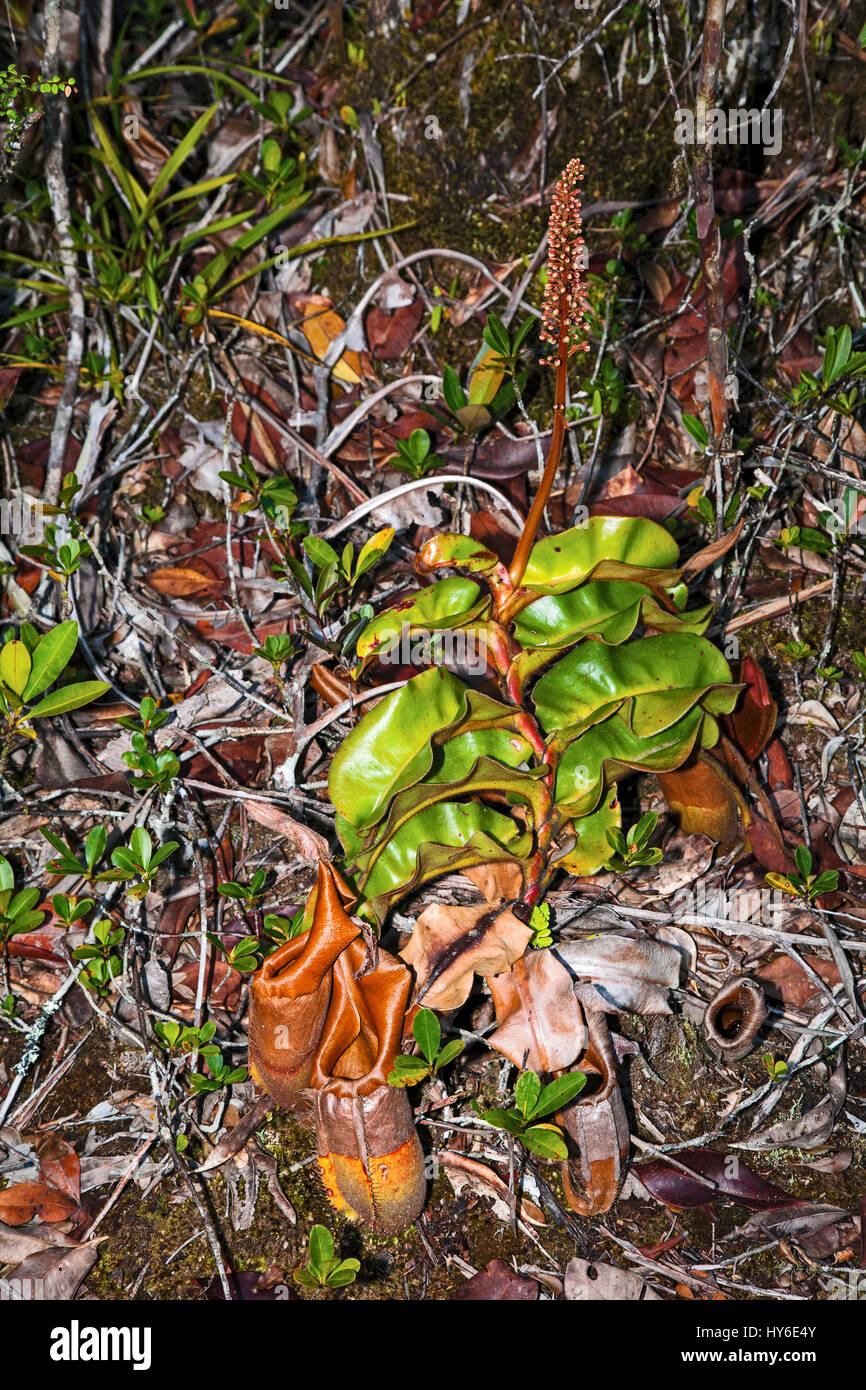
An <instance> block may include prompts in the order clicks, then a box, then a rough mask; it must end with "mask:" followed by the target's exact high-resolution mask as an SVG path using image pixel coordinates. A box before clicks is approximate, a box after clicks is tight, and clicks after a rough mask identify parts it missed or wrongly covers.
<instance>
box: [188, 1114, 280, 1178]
mask: <svg viewBox="0 0 866 1390" xmlns="http://www.w3.org/2000/svg"><path fill="white" fill-rule="evenodd" d="M273 1108H274V1103H273V1101H272V1100H271V1098H270V1096H259V1099H258V1100H257V1101H256V1102H255V1104H254V1105H251V1106H250V1108H249V1110H248V1111H247V1112H246V1114H245V1115H243V1116H242V1117H241V1119H240V1120H238V1122H237V1124H236V1125H233V1126H232V1128H231V1129H229V1130H226V1132H225V1134H223V1136H222V1138H221V1139H220V1140H219V1142H218V1143H216V1144H215V1145H214V1147H213V1148H212V1149H211V1151H210V1153H209V1154H208V1156H207V1158H206V1159H205V1161H204V1163H203V1164H202V1165H201V1167H200V1168H199V1169H198V1170H197V1171H198V1172H199V1173H210V1172H211V1171H212V1170H213V1169H214V1168H219V1167H220V1166H221V1164H223V1163H227V1162H228V1160H229V1159H230V1158H234V1156H235V1154H238V1153H240V1151H241V1149H242V1148H244V1147H245V1145H246V1142H247V1140H248V1139H249V1137H250V1135H251V1134H253V1133H254V1132H255V1130H257V1129H259V1128H260V1126H261V1125H262V1124H263V1122H264V1120H265V1118H266V1116H268V1115H269V1114H270V1112H271V1111H272V1110H273Z"/></svg>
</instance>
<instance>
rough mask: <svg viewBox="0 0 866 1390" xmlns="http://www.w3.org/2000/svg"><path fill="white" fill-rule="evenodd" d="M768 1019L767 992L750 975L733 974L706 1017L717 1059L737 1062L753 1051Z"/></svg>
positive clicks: (706, 1030)
mask: <svg viewBox="0 0 866 1390" xmlns="http://www.w3.org/2000/svg"><path fill="white" fill-rule="evenodd" d="M766 1017H767V1004H766V1000H765V999H764V991H763V990H762V989H761V986H760V985H759V984H758V983H757V981H755V980H752V979H750V978H749V976H748V975H731V976H730V978H729V979H727V980H726V981H725V983H724V984H723V985H722V987H721V989H720V990H718V992H717V993H716V994H715V995H714V996H713V998H712V999H711V1000H710V1002H709V1004H708V1005H707V1009H706V1013H705V1014H704V1023H703V1029H704V1037H705V1038H706V1040H707V1042H708V1043H709V1045H710V1047H711V1048H712V1050H713V1052H715V1054H716V1056H717V1057H723V1058H724V1059H725V1060H726V1061H728V1062H738V1061H739V1060H740V1058H741V1057H745V1056H746V1054H747V1053H749V1052H751V1050H752V1048H753V1047H754V1045H755V1040H756V1038H757V1036H758V1032H759V1030H760V1027H761V1024H762V1023H763V1022H764V1019H765V1018H766Z"/></svg>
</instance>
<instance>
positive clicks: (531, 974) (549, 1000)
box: [488, 951, 586, 1072]
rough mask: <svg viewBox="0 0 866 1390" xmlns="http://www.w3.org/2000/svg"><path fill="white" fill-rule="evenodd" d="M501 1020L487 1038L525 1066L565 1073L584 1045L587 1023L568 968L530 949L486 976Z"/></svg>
mask: <svg viewBox="0 0 866 1390" xmlns="http://www.w3.org/2000/svg"><path fill="white" fill-rule="evenodd" d="M488 984H489V986H490V993H491V994H492V995H493V1002H494V1004H495V1005H496V1019H497V1022H498V1024H499V1027H498V1028H497V1030H496V1032H495V1033H493V1034H491V1036H490V1037H489V1038H488V1042H489V1043H490V1045H491V1046H492V1047H495V1048H496V1049H497V1050H498V1051H499V1052H502V1053H503V1054H504V1055H505V1056H506V1057H508V1058H509V1059H510V1060H511V1061H512V1062H513V1063H514V1065H515V1066H516V1067H520V1068H521V1070H527V1069H528V1070H531V1071H535V1072H551V1071H562V1070H565V1069H566V1068H568V1067H570V1066H571V1064H572V1062H575V1061H576V1060H577V1058H578V1057H579V1056H580V1054H581V1053H582V1052H583V1050H584V1048H585V1046H586V1025H585V1024H584V1021H583V1014H582V1012H581V1008H580V1005H579V1004H578V1002H577V1000H576V999H575V997H574V986H573V984H572V980H571V976H570V975H569V973H568V971H567V970H566V968H565V966H564V965H562V963H561V962H560V961H558V960H557V959H556V957H555V956H554V954H553V953H552V951H532V952H530V953H529V954H528V955H526V956H523V957H522V958H521V959H520V960H518V961H516V962H515V963H514V965H513V966H512V967H511V969H510V970H509V971H508V972H507V973H504V974H502V975H494V976H492V977H491V978H490V979H489V980H488Z"/></svg>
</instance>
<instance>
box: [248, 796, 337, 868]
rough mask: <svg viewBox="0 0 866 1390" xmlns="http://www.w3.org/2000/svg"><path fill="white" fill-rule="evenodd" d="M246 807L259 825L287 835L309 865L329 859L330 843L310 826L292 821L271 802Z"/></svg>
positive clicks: (249, 802)
mask: <svg viewBox="0 0 866 1390" xmlns="http://www.w3.org/2000/svg"><path fill="white" fill-rule="evenodd" d="M244 805H245V806H246V811H247V815H248V816H252V818H253V820H256V821H258V823H259V825H266V826H267V827H268V829H269V830H276V831H277V833H278V834H280V835H285V837H286V839H287V840H291V842H292V844H293V845H294V846H295V848H296V849H297V851H298V853H299V854H300V855H301V856H302V858H304V859H306V860H308V861H309V863H311V864H316V863H318V862H319V860H320V859H321V860H323V861H324V860H326V859H327V858H328V842H327V840H325V839H324V838H323V836H321V835H319V834H318V832H317V831H315V830H311V829H310V827H309V826H308V825H301V824H300V822H299V821H296V820H292V817H291V816H288V815H286V812H285V811H280V810H278V809H277V807H276V806H274V805H273V804H272V803H271V802H270V801H246V802H245V803H244Z"/></svg>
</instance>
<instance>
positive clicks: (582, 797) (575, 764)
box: [556, 706, 707, 816]
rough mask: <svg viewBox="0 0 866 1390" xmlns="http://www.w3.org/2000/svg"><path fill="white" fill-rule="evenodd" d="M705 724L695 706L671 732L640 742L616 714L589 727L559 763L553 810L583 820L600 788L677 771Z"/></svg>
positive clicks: (703, 717) (597, 802) (642, 739)
mask: <svg viewBox="0 0 866 1390" xmlns="http://www.w3.org/2000/svg"><path fill="white" fill-rule="evenodd" d="M706 718H707V716H705V714H704V712H703V710H702V709H700V707H697V706H696V707H695V708H694V709H692V710H690V711H689V712H688V714H685V715H683V717H682V718H681V719H679V720H677V721H676V723H674V724H672V725H671V726H670V728H668V729H664V730H662V732H661V733H659V734H656V735H655V736H653V737H648V738H639V737H638V736H637V735H636V734H634V733H633V732H632V731H631V729H629V727H628V723H627V721H626V719H625V718H624V717H623V714H622V711H621V710H620V711H616V712H615V713H614V714H612V715H610V716H608V718H606V719H603V720H601V721H600V722H599V723H597V724H594V725H592V726H591V727H590V728H589V729H587V730H586V731H585V732H584V733H582V734H580V735H579V736H578V737H576V738H574V739H573V740H572V741H570V742H569V743H568V746H567V747H566V749H565V752H564V753H563V755H562V757H561V758H560V760H559V764H558V766H557V770H556V803H557V805H558V806H559V807H561V808H562V809H563V810H567V811H569V812H570V813H571V814H573V815H576V816H585V815H586V814H587V813H588V812H591V811H594V810H595V809H596V807H597V806H598V804H599V801H600V800H601V797H602V795H603V793H604V789H605V787H606V786H610V785H611V784H612V783H614V782H615V781H616V780H617V778H619V777H622V776H624V775H627V774H628V773H629V772H630V771H632V770H639V771H642V772H644V771H645V772H669V771H671V770H672V769H674V768H676V767H680V766H681V765H682V764H683V763H684V762H685V760H686V758H687V757H688V756H689V754H690V753H691V751H692V749H693V748H694V746H695V744H696V742H697V741H698V738H699V737H700V736H701V734H702V731H703V725H704V722H705V720H706ZM562 737H563V739H565V738H566V737H567V735H566V734H563V736H562Z"/></svg>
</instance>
